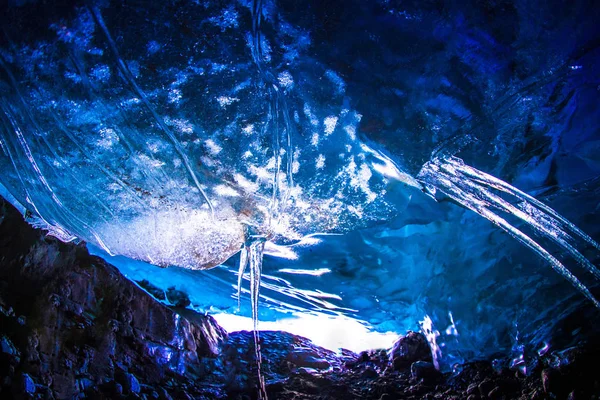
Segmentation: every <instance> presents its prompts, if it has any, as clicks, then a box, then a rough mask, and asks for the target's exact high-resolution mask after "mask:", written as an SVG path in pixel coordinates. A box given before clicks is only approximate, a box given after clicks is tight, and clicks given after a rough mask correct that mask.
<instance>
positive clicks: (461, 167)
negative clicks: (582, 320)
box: [418, 157, 600, 308]
mask: <svg viewBox="0 0 600 400" xmlns="http://www.w3.org/2000/svg"><path fill="white" fill-rule="evenodd" d="M418 178H419V179H420V180H421V181H422V182H423V183H424V184H425V187H426V190H427V191H428V192H429V193H430V194H431V195H433V196H435V194H436V191H438V190H439V191H440V192H442V193H443V194H445V195H446V196H448V197H449V198H451V199H452V200H454V201H456V202H457V203H459V204H461V205H462V206H464V207H466V208H468V209H469V210H471V211H474V212H476V213H477V214H479V215H481V216H482V217H484V218H486V219H488V220H489V221H491V222H492V223H493V224H494V225H496V226H498V227H499V228H501V229H502V230H504V231H506V232H507V233H509V234H510V235H511V236H513V237H514V238H516V239H517V240H518V241H520V242H521V243H523V244H524V245H526V246H527V247H529V248H530V249H532V250H533V251H534V252H535V253H537V254H538V255H539V256H541V257H542V258H544V259H545V260H546V261H548V262H549V263H550V265H551V266H552V268H554V270H555V271H557V272H558V273H559V274H561V275H562V276H563V277H564V278H565V279H567V280H568V281H569V282H571V284H573V286H575V287H576V288H577V289H578V290H579V291H580V292H581V293H583V294H584V295H585V296H586V297H587V298H588V299H589V300H590V301H591V302H592V303H594V305H595V306H596V307H598V308H600V302H598V300H597V299H596V298H595V297H594V296H593V295H592V293H591V292H590V290H589V288H588V287H586V286H585V285H584V284H583V283H582V282H581V281H580V280H579V279H578V278H577V277H576V276H575V275H574V274H573V273H572V272H571V271H570V270H569V269H568V268H567V267H565V265H564V264H563V262H561V261H559V259H558V258H557V257H556V256H554V255H552V254H551V253H550V251H549V250H548V249H546V248H545V247H544V246H543V245H542V244H540V243H539V242H537V241H536V240H534V239H533V238H532V237H531V236H528V235H527V234H526V233H524V232H523V231H522V230H521V229H519V228H517V227H516V226H514V225H513V224H511V223H510V222H508V221H507V220H506V219H505V218H503V217H502V216H501V215H500V214H499V213H505V214H507V215H512V216H513V217H516V218H518V219H519V220H521V221H522V222H524V223H526V224H527V225H528V226H529V227H530V228H532V229H533V230H534V231H535V233H536V234H537V235H538V236H540V237H542V238H545V239H547V240H550V241H552V242H554V243H555V244H556V245H558V246H559V248H560V249H561V250H562V251H563V252H564V253H566V254H568V255H570V256H571V257H573V258H574V259H575V260H576V261H577V262H578V263H579V264H580V265H581V266H582V267H583V268H584V269H585V270H587V271H588V272H589V273H591V274H592V275H593V276H594V277H595V278H596V279H600V271H599V270H598V269H597V268H596V267H595V266H594V265H593V264H592V263H591V262H590V261H589V260H588V259H587V258H586V257H585V256H584V255H583V254H582V253H581V251H580V250H578V249H577V248H576V246H577V245H579V246H588V247H593V248H595V249H597V250H598V249H600V246H599V245H598V243H596V242H595V241H594V240H592V238H591V237H589V236H588V235H587V234H586V233H584V232H583V231H581V230H580V229H579V228H577V227H576V226H575V225H574V224H573V223H571V222H569V221H568V220H566V219H565V218H564V217H562V216H561V215H559V214H558V213H557V212H556V211H554V210H553V209H552V208H550V207H548V206H547V205H545V204H543V203H542V202H540V201H539V200H536V199H535V198H533V197H531V196H530V195H528V194H526V193H524V192H522V191H520V190H519V189H517V188H515V187H513V186H511V185H509V184H508V183H506V182H504V181H502V180H501V179H498V178H495V177H493V176H491V175H489V174H486V173H484V172H482V171H479V170H477V169H475V168H473V167H471V166H468V165H466V164H465V163H464V162H463V161H462V160H461V159H459V158H457V157H446V158H434V159H432V160H431V161H429V162H428V163H427V164H425V165H424V166H423V168H422V169H421V172H420V173H419V175H418Z"/></svg>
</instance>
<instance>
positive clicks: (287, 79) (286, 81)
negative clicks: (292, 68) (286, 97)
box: [277, 71, 294, 89]
mask: <svg viewBox="0 0 600 400" xmlns="http://www.w3.org/2000/svg"><path fill="white" fill-rule="evenodd" d="M277 81H278V82H279V85H281V86H282V87H283V88H285V89H287V88H289V87H291V86H292V85H293V84H294V78H292V74H290V73H289V72H288V71H283V72H281V73H280V74H279V75H278V76H277Z"/></svg>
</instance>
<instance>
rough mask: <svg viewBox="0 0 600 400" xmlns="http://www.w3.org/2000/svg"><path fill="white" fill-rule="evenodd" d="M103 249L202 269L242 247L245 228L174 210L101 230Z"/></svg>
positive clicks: (198, 212)
mask: <svg viewBox="0 0 600 400" xmlns="http://www.w3.org/2000/svg"><path fill="white" fill-rule="evenodd" d="M98 234H99V236H100V237H102V238H103V243H102V244H103V246H102V247H103V248H104V249H105V250H106V251H108V252H109V253H111V254H120V255H123V256H126V257H130V258H134V259H137V260H143V261H146V262H149V263H152V264H154V265H159V266H163V267H166V266H170V265H177V266H180V267H184V268H190V269H202V268H208V267H212V266H215V265H218V264H220V263H222V262H224V261H225V260H227V259H228V258H229V257H231V256H232V255H233V254H235V253H236V252H237V251H239V249H240V248H241V246H242V244H243V242H244V228H243V225H242V224H241V223H240V222H239V221H237V219H235V218H232V217H226V216H225V215H223V216H221V217H214V218H213V217H212V215H211V213H210V212H209V211H204V210H191V209H185V208H183V207H181V208H178V207H173V208H172V209H171V210H167V211H159V212H156V213H153V214H148V215H143V216H139V217H137V218H134V219H132V220H130V221H126V222H123V223H120V224H114V223H113V224H106V225H104V226H100V227H99V228H98Z"/></svg>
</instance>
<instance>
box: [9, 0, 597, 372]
mask: <svg viewBox="0 0 600 400" xmlns="http://www.w3.org/2000/svg"><path fill="white" fill-rule="evenodd" d="M67 3H68V4H64V5H63V6H61V7H53V6H52V5H50V4H47V3H43V2H37V1H32V2H11V3H10V5H9V6H8V7H7V9H6V13H5V14H4V16H3V17H2V20H1V23H2V28H3V30H2V35H0V182H1V183H2V185H3V188H4V189H6V190H5V191H4V190H3V192H6V193H10V196H11V201H13V202H15V203H19V204H21V205H22V206H23V207H24V209H26V210H27V212H26V214H27V216H28V218H29V220H30V222H32V223H33V224H35V225H37V226H42V227H44V228H46V229H48V230H49V233H51V234H53V235H55V236H57V237H59V238H61V239H62V240H85V241H86V242H88V243H90V244H94V245H96V246H98V248H100V249H103V251H106V252H108V253H112V254H115V255H124V256H128V257H130V258H134V259H137V260H142V261H145V262H149V263H153V264H155V265H161V266H168V265H173V266H180V267H185V268H190V269H206V268H210V267H214V266H215V265H218V264H221V263H222V262H224V261H225V260H228V259H229V261H228V262H227V263H226V264H225V266H221V267H217V268H216V269H214V270H211V271H210V272H204V271H195V272H194V271H189V270H181V269H178V268H168V269H159V268H154V267H152V266H150V265H147V264H135V262H134V261H123V262H121V266H122V268H124V269H128V271H129V274H132V275H131V276H132V277H134V278H135V279H144V277H145V278H147V279H148V280H150V281H154V283H155V284H156V285H157V286H159V287H163V288H165V289H166V288H168V287H169V286H178V287H179V286H181V288H182V289H184V290H186V291H187V292H188V293H190V295H191V296H192V298H193V299H194V304H195V305H196V306H197V307H198V308H199V309H204V310H210V309H211V307H212V309H213V310H220V311H224V312H229V313H233V312H234V311H235V309H236V306H237V301H236V290H237V289H236V287H237V277H236V275H237V273H238V270H239V268H238V266H237V265H235V263H237V262H238V261H239V260H238V257H239V256H235V254H236V253H238V252H239V250H240V249H242V247H244V248H245V250H244V252H242V255H243V256H249V257H250V258H251V257H252V254H255V253H256V252H255V253H252V252H250V253H252V254H250V253H248V254H246V251H247V250H248V249H252V246H257V243H261V244H260V246H262V243H263V241H265V240H266V242H265V243H264V246H265V253H266V254H267V256H266V257H265V260H264V263H263V268H264V270H263V271H262V272H261V270H260V269H256V268H250V272H249V273H247V274H245V275H244V276H243V285H242V292H243V294H244V295H246V294H247V293H250V292H252V293H254V294H255V295H256V293H257V291H256V289H257V286H256V278H257V276H260V275H261V274H262V286H261V287H262V291H261V298H260V303H261V304H262V307H259V309H258V310H256V307H255V306H256V302H255V301H253V305H254V307H248V304H245V303H247V302H244V301H242V304H241V310H240V311H239V313H240V314H242V315H246V316H249V315H250V314H251V310H252V309H253V308H254V310H255V313H256V312H258V313H259V314H260V316H261V318H262V319H265V320H277V319H280V318H282V317H283V315H284V314H285V313H291V312H295V313H308V312H311V313H320V314H321V315H322V314H327V313H328V314H331V315H338V316H339V315H342V316H346V317H351V318H356V319H357V320H361V321H364V322H365V323H367V324H368V325H369V326H371V327H373V328H375V329H377V330H378V331H380V332H387V331H395V332H402V331H403V330H405V329H408V328H411V329H415V328H416V327H417V326H418V323H419V321H424V323H423V324H422V325H423V326H425V325H430V329H429V330H430V332H429V337H430V338H431V340H432V341H433V340H434V339H435V341H436V343H437V344H439V345H440V352H441V356H440V357H441V363H442V364H444V363H445V364H447V365H449V364H451V363H452V361H453V360H454V359H459V358H471V357H474V356H478V355H485V354H491V353H493V352H495V351H498V350H506V351H510V350H511V349H518V348H522V346H523V345H527V346H533V347H536V346H541V344H542V343H546V342H547V341H548V340H550V339H551V328H552V326H553V321H555V320H556V319H557V318H558V317H560V316H561V315H564V314H566V313H568V312H569V310H572V309H573V307H576V306H577V305H578V304H579V303H580V302H581V301H583V300H584V299H585V296H587V300H586V301H587V303H586V304H592V303H594V302H596V300H595V297H594V295H593V294H592V292H593V286H594V285H595V284H596V277H597V276H598V272H597V270H596V267H595V265H597V262H598V257H599V255H598V246H597V244H596V242H595V241H594V239H596V240H597V239H598V238H599V237H600V235H599V234H598V233H599V232H598V229H599V228H598V226H600V225H599V224H598V223H597V222H598V212H597V198H598V183H597V182H598V181H597V177H598V174H599V173H600V162H599V161H598V151H597V149H598V143H600V137H599V131H598V128H597V127H598V126H599V123H600V112H599V111H598V104H600V91H599V89H598V88H599V85H600V82H599V81H598V76H600V74H599V73H600V60H599V58H600V53H599V51H600V50H599V49H598V47H597V43H598V42H599V39H600V38H599V35H598V31H597V28H596V25H597V21H598V18H599V17H600V16H599V15H598V14H599V13H600V10H599V8H598V7H597V6H596V5H595V4H594V2H593V1H591V0H590V1H576V2H575V3H569V4H566V3H564V2H558V1H556V2H545V1H544V2H542V1H528V2H512V1H500V2H494V3H491V2H477V3H473V4H469V5H466V4H463V3H460V4H459V3H457V4H454V3H448V2H439V4H438V3H437V2H421V1H419V2H416V1H415V2H394V1H387V0H386V1H369V2H364V1H353V0H350V1H348V0H346V1H343V2H342V1H337V0H333V1H327V2H323V1H317V0H315V1H310V0H309V1H305V2H296V1H287V0H285V1H255V2H247V1H220V2H169V1H166V2H146V3H144V4H141V3H140V4H137V3H136V4H131V3H126V2H121V1H119V0H113V1H102V2H78V1H72V2H67ZM562 215H564V216H565V217H566V219H565V218H563V217H562ZM490 222H491V223H490ZM571 222H573V223H574V224H571ZM584 232H585V233H584ZM507 233H508V234H507ZM337 234H340V235H337ZM514 239H517V240H514ZM255 250H257V249H255ZM99 251H100V250H99ZM258 253H260V252H258ZM232 256H234V257H233V259H230V257H232ZM258 263H259V258H256V259H255V262H254V263H253V265H254V266H255V267H256V266H257V265H258ZM242 264H244V263H242ZM251 264H252V263H251ZM251 267H252V265H251ZM549 267H552V268H554V269H555V270H556V271H558V272H559V274H555V273H553V272H552V270H551V268H549ZM561 275H562V277H561ZM563 278H565V279H563ZM248 280H249V281H251V285H248V284H247V283H246V282H247V281H248ZM573 288H576V289H573ZM590 290H591V291H590ZM582 294H583V295H582ZM255 300H256V299H255ZM426 317H427V318H426ZM517 338H518V339H517Z"/></svg>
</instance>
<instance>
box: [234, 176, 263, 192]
mask: <svg viewBox="0 0 600 400" xmlns="http://www.w3.org/2000/svg"><path fill="white" fill-rule="evenodd" d="M233 179H234V180H235V182H236V183H237V184H238V185H240V187H241V188H242V189H244V190H245V191H246V192H248V193H256V192H258V184H257V183H256V182H252V181H250V180H248V179H247V178H246V177H245V176H244V175H242V174H235V175H233Z"/></svg>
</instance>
